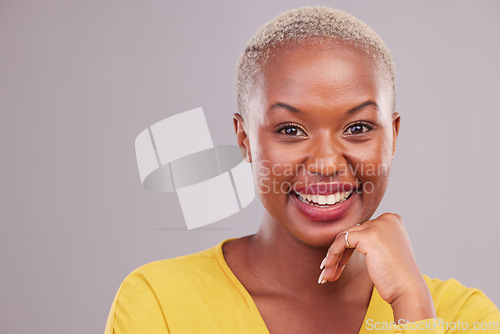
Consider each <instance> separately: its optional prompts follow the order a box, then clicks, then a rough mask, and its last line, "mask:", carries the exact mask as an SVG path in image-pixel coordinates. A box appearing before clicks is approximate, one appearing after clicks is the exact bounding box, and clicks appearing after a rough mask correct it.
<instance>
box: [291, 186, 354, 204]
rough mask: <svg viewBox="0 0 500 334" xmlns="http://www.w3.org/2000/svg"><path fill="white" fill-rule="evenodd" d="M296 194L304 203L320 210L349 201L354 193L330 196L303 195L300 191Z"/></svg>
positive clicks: (338, 193)
mask: <svg viewBox="0 0 500 334" xmlns="http://www.w3.org/2000/svg"><path fill="white" fill-rule="evenodd" d="M294 193H295V195H296V196H297V198H298V199H299V200H300V201H301V202H303V203H306V204H309V205H313V206H317V207H320V208H328V207H331V206H334V205H336V204H339V203H342V202H343V201H345V200H347V199H349V198H350V197H351V195H352V193H353V190H351V191H344V192H336V193H334V194H329V195H312V194H301V193H299V192H298V191H294Z"/></svg>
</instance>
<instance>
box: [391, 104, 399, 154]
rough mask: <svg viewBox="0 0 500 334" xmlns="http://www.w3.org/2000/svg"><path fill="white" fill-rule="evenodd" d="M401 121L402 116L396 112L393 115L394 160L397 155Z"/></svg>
mask: <svg viewBox="0 0 500 334" xmlns="http://www.w3.org/2000/svg"><path fill="white" fill-rule="evenodd" d="M400 120H401V115H399V113H397V112H395V113H394V114H392V158H393V159H394V154H395V153H396V143H397V141H398V135H399V124H400Z"/></svg>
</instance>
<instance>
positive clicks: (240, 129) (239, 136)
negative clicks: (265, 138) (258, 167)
mask: <svg viewBox="0 0 500 334" xmlns="http://www.w3.org/2000/svg"><path fill="white" fill-rule="evenodd" d="M233 124H234V132H236V140H237V142H238V146H239V147H240V151H241V155H242V156H243V158H244V159H245V161H246V162H252V153H251V151H250V145H249V141H248V135H247V132H246V130H245V120H244V119H243V117H242V116H241V115H240V114H238V113H235V114H234V115H233Z"/></svg>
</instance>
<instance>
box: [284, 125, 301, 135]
mask: <svg viewBox="0 0 500 334" xmlns="http://www.w3.org/2000/svg"><path fill="white" fill-rule="evenodd" d="M279 133H282V134H284V135H287V136H307V135H306V133H305V132H304V130H302V129H301V128H300V127H299V126H297V125H293V124H290V125H285V126H283V127H281V128H280V129H279Z"/></svg>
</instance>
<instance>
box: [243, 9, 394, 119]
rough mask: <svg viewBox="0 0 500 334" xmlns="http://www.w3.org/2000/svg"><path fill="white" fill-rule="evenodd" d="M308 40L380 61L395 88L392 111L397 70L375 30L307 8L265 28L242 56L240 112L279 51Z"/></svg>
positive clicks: (349, 17)
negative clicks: (332, 43) (353, 50)
mask: <svg viewBox="0 0 500 334" xmlns="http://www.w3.org/2000/svg"><path fill="white" fill-rule="evenodd" d="M305 39H316V40H319V41H321V40H323V39H331V40H335V41H341V42H346V43H348V45H351V46H352V47H354V48H356V49H360V50H362V51H364V52H366V53H367V54H369V55H371V56H372V57H373V58H375V60H378V61H379V64H381V65H382V68H383V69H384V70H385V71H384V74H385V76H386V79H387V80H389V83H390V85H391V86H392V111H393V112H394V107H395V101H396V70H395V67H394V61H393V59H392V56H391V53H390V51H389V49H388V48H387V46H386V45H385V43H384V42H383V41H382V39H381V38H380V37H379V36H378V35H377V33H376V32H375V31H373V29H371V28H370V27H368V26H367V25H366V24H365V23H363V22H361V21H360V20H358V19H357V18H355V17H354V16H352V15H350V14H348V13H346V12H343V11H340V10H337V9H333V8H328V7H316V6H315V7H303V8H298V9H294V10H290V11H287V12H285V13H283V14H281V15H279V16H277V17H276V18H274V19H273V20H271V21H270V22H268V23H266V24H265V25H263V26H262V27H261V28H260V29H259V31H257V33H256V34H255V35H254V36H253V37H252V38H251V39H250V41H249V42H248V44H247V46H246V48H245V51H244V52H243V53H242V54H241V56H240V59H239V62H238V69H237V74H236V77H237V99H238V111H239V112H240V114H242V115H243V114H244V113H245V111H246V109H248V107H249V102H250V100H251V98H252V94H253V88H254V87H253V86H254V84H255V79H256V78H257V75H258V74H259V72H260V70H261V69H262V67H263V65H265V63H266V61H268V60H269V59H270V58H271V57H272V55H273V54H275V51H276V50H277V48H279V47H281V46H285V45H287V44H289V43H291V42H295V43H299V42H300V41H302V40H305Z"/></svg>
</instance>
